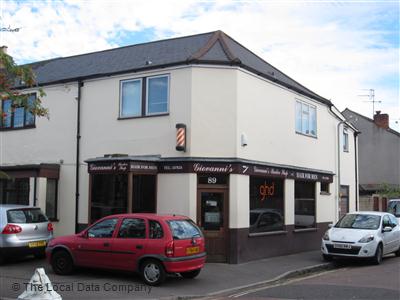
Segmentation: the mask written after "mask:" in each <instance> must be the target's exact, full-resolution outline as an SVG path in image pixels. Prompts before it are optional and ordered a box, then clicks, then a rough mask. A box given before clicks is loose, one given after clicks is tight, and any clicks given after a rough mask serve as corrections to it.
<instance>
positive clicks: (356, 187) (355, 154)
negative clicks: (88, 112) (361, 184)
mask: <svg viewBox="0 0 400 300" xmlns="http://www.w3.org/2000/svg"><path fill="white" fill-rule="evenodd" d="M359 134H360V132H358V131H355V132H354V160H355V161H354V167H355V170H354V171H355V172H354V174H355V175H356V186H355V190H356V191H355V193H356V211H358V203H359V200H358V148H357V136H358V135H359Z"/></svg>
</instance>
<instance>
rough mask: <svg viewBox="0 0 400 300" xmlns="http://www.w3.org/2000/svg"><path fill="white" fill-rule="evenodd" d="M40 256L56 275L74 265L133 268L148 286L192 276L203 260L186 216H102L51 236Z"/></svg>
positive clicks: (197, 234) (198, 240)
mask: <svg viewBox="0 0 400 300" xmlns="http://www.w3.org/2000/svg"><path fill="white" fill-rule="evenodd" d="M46 254H47V259H48V261H49V263H50V264H51V265H52V267H53V270H54V272H55V273H57V274H61V275H66V274H70V273H72V271H73V270H74V267H75V266H85V267H95V268H106V269H118V270H126V271H136V272H139V273H140V274H141V276H142V278H143V280H144V281H145V282H146V283H147V284H149V285H158V284H160V283H162V282H163V281H164V280H165V277H166V274H167V273H180V274H181V275H182V277H184V278H194V277H196V276H197V275H198V274H199V273H200V270H201V268H202V267H203V266H204V263H205V260H206V252H205V244H204V237H203V235H202V233H201V230H200V229H199V228H198V227H197V226H196V224H195V223H194V222H193V221H192V220H190V219H189V218H188V217H184V216H175V215H157V214H121V215H111V216H107V217H105V218H103V219H100V220H99V221H97V222H96V223H94V224H93V225H91V226H90V227H88V228H87V229H85V230H84V231H82V232H81V233H78V234H75V235H70V236H62V237H57V238H54V239H53V240H51V241H50V242H49V244H48V246H47V248H46Z"/></svg>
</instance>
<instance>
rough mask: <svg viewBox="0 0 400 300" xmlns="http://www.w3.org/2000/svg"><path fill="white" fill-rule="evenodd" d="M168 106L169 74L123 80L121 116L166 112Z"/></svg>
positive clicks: (129, 116) (130, 116) (121, 86)
mask: <svg viewBox="0 0 400 300" xmlns="http://www.w3.org/2000/svg"><path fill="white" fill-rule="evenodd" d="M168 107H169V76H168V75H161V76H152V77H144V78H138V79H131V80H123V81H121V84H120V113H119V117H120V118H135V117H145V116H151V115H160V114H166V113H168V109H169V108H168Z"/></svg>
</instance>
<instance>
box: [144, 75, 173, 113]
mask: <svg viewBox="0 0 400 300" xmlns="http://www.w3.org/2000/svg"><path fill="white" fill-rule="evenodd" d="M146 80H147V82H146V89H147V91H146V115H158V114H166V113H168V107H169V76H168V75H160V76H153V77H147V78H146Z"/></svg>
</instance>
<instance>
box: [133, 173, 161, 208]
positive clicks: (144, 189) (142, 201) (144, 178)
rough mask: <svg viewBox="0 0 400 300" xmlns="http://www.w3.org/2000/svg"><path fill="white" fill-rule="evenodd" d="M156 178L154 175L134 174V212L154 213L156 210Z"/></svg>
mask: <svg viewBox="0 0 400 300" xmlns="http://www.w3.org/2000/svg"><path fill="white" fill-rule="evenodd" d="M156 180H157V177H156V176H154V175H133V204H132V210H133V212H134V213H154V212H155V211H156Z"/></svg>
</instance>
